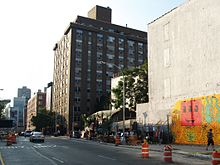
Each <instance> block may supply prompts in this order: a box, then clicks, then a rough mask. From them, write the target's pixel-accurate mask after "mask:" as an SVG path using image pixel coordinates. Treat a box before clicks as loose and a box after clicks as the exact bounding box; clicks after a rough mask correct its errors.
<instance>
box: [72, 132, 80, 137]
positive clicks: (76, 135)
mask: <svg viewBox="0 0 220 165" xmlns="http://www.w3.org/2000/svg"><path fill="white" fill-rule="evenodd" d="M73 137H74V138H80V137H81V131H73Z"/></svg>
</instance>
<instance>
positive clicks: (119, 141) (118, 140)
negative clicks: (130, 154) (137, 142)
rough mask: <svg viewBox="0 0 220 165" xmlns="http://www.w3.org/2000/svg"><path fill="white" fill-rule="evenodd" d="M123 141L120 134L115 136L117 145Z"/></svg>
mask: <svg viewBox="0 0 220 165" xmlns="http://www.w3.org/2000/svg"><path fill="white" fill-rule="evenodd" d="M120 143H121V139H120V136H119V135H117V136H116V138H115V145H116V146H117V145H119V144H120Z"/></svg>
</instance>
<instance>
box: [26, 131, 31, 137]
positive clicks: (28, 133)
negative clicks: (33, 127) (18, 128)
mask: <svg viewBox="0 0 220 165" xmlns="http://www.w3.org/2000/svg"><path fill="white" fill-rule="evenodd" d="M31 132H32V131H30V130H28V131H25V132H24V137H30V136H31Z"/></svg>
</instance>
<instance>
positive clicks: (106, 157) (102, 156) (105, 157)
mask: <svg viewBox="0 0 220 165" xmlns="http://www.w3.org/2000/svg"><path fill="white" fill-rule="evenodd" d="M98 157H100V158H104V159H108V160H116V159H113V158H110V157H108V156H104V155H98Z"/></svg>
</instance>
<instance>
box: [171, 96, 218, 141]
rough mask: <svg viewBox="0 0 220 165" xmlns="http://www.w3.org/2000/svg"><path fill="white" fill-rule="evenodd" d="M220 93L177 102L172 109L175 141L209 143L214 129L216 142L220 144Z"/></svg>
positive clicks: (172, 127)
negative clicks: (210, 133) (209, 133)
mask: <svg viewBox="0 0 220 165" xmlns="http://www.w3.org/2000/svg"><path fill="white" fill-rule="evenodd" d="M219 102H220V94H217V95H210V96H203V97H197V98H190V99H186V100H180V101H178V102H176V104H175V106H174V107H173V109H172V125H171V130H172V133H173V136H174V140H175V143H180V144H207V132H208V130H209V129H210V128H212V129H213V134H214V142H215V144H220V103H219Z"/></svg>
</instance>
